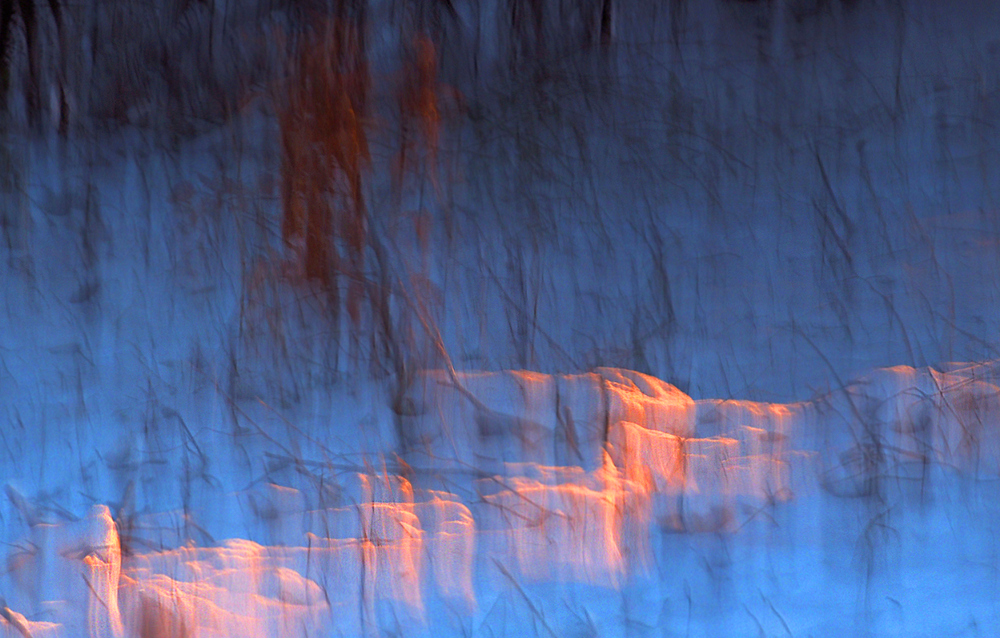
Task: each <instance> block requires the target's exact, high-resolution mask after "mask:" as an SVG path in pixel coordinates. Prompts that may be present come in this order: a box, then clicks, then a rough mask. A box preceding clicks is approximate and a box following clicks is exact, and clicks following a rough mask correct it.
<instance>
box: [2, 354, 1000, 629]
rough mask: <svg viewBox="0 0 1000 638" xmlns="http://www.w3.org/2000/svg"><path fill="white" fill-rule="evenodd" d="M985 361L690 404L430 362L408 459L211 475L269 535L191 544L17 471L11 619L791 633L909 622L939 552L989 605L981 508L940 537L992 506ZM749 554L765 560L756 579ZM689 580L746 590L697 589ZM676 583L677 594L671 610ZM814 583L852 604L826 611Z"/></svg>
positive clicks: (673, 395)
mask: <svg viewBox="0 0 1000 638" xmlns="http://www.w3.org/2000/svg"><path fill="white" fill-rule="evenodd" d="M997 378H998V370H997V367H996V366H995V365H994V364H968V365H965V364H963V365H948V366H945V367H943V368H942V369H941V370H933V369H927V368H924V369H914V368H909V367H896V368H889V369H882V370H876V371H874V372H872V373H871V374H868V375H866V376H864V377H862V378H860V379H857V380H855V381H853V382H851V383H849V384H847V385H846V386H845V387H844V388H843V389H842V390H840V391H838V392H835V393H832V394H830V395H827V396H821V397H818V398H816V399H814V400H811V401H808V402H803V403H797V404H789V405H779V404H763V403H752V402H744V401H720V400H702V401H692V400H691V398H690V397H688V396H686V395H685V394H683V393H681V392H680V391H678V390H677V389H676V388H674V387H672V386H670V385H668V384H665V383H663V382H661V381H659V380H657V379H654V378H651V377H649V376H646V375H642V374H639V373H636V372H631V371H626V370H618V369H598V370H596V371H594V372H592V373H588V374H581V375H571V376H552V375H544V374H538V373H532V372H524V371H508V372H494V373H455V372H450V371H429V372H427V373H425V374H423V375H421V377H420V378H419V380H418V382H417V383H415V384H414V386H413V388H412V391H411V393H410V395H409V396H408V397H407V400H406V406H407V408H406V410H405V412H406V414H405V415H404V416H402V417H401V424H400V428H401V431H403V432H406V433H407V437H406V440H404V441H403V442H402V444H401V446H400V449H398V450H397V454H398V456H397V457H396V459H395V460H391V459H386V461H385V462H383V463H382V465H381V466H380V467H373V466H369V467H368V468H367V470H363V471H360V472H359V471H342V472H339V473H336V476H337V480H336V481H335V483H336V485H335V488H336V489H335V491H336V495H335V496H332V497H331V496H328V497H327V499H328V500H327V501H326V502H327V504H326V505H324V506H322V507H317V506H316V504H317V503H321V502H324V498H323V497H321V496H320V495H318V494H317V493H310V492H318V491H320V490H322V489H323V488H322V486H315V487H314V488H313V489H312V490H310V489H309V488H305V487H303V486H302V485H301V484H300V485H299V486H298V487H293V486H291V485H280V484H276V483H270V482H268V483H264V484H260V485H256V486H253V487H252V488H250V489H247V490H243V491H241V492H239V493H235V494H234V493H224V492H221V491H220V492H217V493H214V494H213V495H212V497H211V498H213V499H216V500H217V502H218V503H219V504H220V506H221V507H222V509H223V510H224V511H225V510H226V507H225V505H224V503H225V502H226V501H228V500H232V499H237V500H239V501H240V502H243V503H247V504H248V506H247V507H246V508H245V509H243V510H242V511H243V514H244V515H245V516H249V517H254V518H256V519H259V521H260V523H261V526H262V527H261V528H260V529H266V530H267V531H268V535H269V537H270V540H271V542H270V543H269V544H268V545H266V546H265V545H261V544H258V543H257V542H254V541H252V540H238V539H237V540H228V541H224V542H220V543H216V544H211V545H209V546H197V545H196V544H195V543H194V538H195V535H193V534H192V533H190V532H189V531H188V523H189V521H185V520H184V515H181V514H178V513H177V512H150V511H146V512H143V513H141V514H134V515H130V516H128V517H127V518H126V517H124V512H125V510H124V509H119V510H118V511H112V510H110V509H109V508H108V507H106V506H104V505H95V506H94V507H93V508H92V509H91V510H90V512H89V514H87V515H86V516H84V517H83V518H82V519H79V520H69V518H70V517H71V514H70V513H66V512H64V513H63V515H62V516H56V515H54V514H53V513H52V512H50V511H46V510H43V509H40V508H38V507H37V506H36V505H35V504H34V503H33V502H32V501H31V500H30V499H28V498H26V497H24V496H23V495H22V494H20V493H19V492H18V491H17V490H16V489H15V488H13V487H10V486H8V490H7V492H8V497H9V500H10V502H11V504H12V505H13V507H14V508H15V509H16V510H18V511H19V513H20V516H21V517H22V519H23V523H24V524H25V525H26V530H27V532H26V535H25V536H24V538H23V539H22V540H21V541H19V542H17V543H15V544H14V545H13V546H12V547H11V548H10V549H9V550H8V555H7V563H6V564H7V571H6V573H5V576H4V578H3V581H2V587H3V589H2V591H3V592H4V593H5V595H6V600H5V601H4V603H3V606H2V608H0V612H2V614H0V617H2V619H0V632H3V635H11V636H18V635H31V636H92V637H95V638H96V637H105V636H115V637H118V636H136V637H142V638H152V637H160V636H191V637H194V636H205V637H208V636H212V637H216V636H218V637H222V636H314V635H363V634H377V633H382V632H388V633H402V634H411V633H428V634H431V635H439V634H441V633H442V632H443V633H448V634H460V633H466V634H468V633H472V634H475V635H494V634H495V633H496V632H497V631H500V632H508V633H511V634H513V633H517V634H519V635H520V634H521V633H524V632H529V633H538V634H546V633H548V634H553V633H554V634H556V635H561V634H562V630H564V629H572V628H573V627H576V626H577V625H576V624H575V623H576V621H574V620H573V617H574V616H575V617H576V618H577V620H579V619H580V618H581V616H580V614H579V613H578V612H577V611H574V610H576V609H580V610H582V613H583V614H585V615H586V618H588V619H589V620H587V623H588V624H589V625H590V626H592V627H594V628H595V631H600V632H601V633H612V634H617V633H619V632H620V628H621V626H622V625H627V624H628V623H627V622H625V623H623V622H621V618H620V617H619V616H620V615H621V614H624V615H625V618H626V620H628V622H639V621H637V620H634V619H632V616H633V615H636V616H637V617H644V616H643V614H646V616H648V614H649V613H653V615H654V618H653V619H652V620H650V622H655V623H656V624H658V625H660V626H662V627H663V628H664V629H666V628H668V627H675V626H678V623H680V622H682V621H683V619H684V618H685V617H686V619H687V622H688V627H689V629H690V623H691V618H692V614H694V616H695V617H696V618H700V624H699V625H698V626H699V627H701V628H702V629H703V630H705V631H709V629H708V628H710V627H712V626H715V625H713V623H716V624H718V623H722V625H720V626H725V627H728V628H729V629H730V630H734V631H735V630H739V629H740V628H746V629H749V630H752V629H753V627H754V624H749V625H748V623H750V622H751V619H753V623H755V625H756V627H760V628H761V632H763V631H764V629H763V623H771V624H773V623H775V622H777V621H776V620H775V619H776V618H777V619H780V625H783V626H784V629H786V630H787V631H788V632H789V633H792V635H799V633H798V631H797V630H801V631H810V630H811V631H813V632H818V634H817V635H821V634H826V633H827V632H829V631H834V630H843V629H844V627H854V628H857V626H858V623H868V626H872V627H881V628H883V629H891V630H895V631H900V632H905V630H906V628H907V627H915V626H923V625H921V624H920V623H921V622H923V621H922V620H921V616H920V614H912V613H910V614H909V615H907V613H904V610H908V609H909V608H910V605H922V604H926V602H927V599H928V598H930V597H931V595H932V593H933V592H934V591H937V590H938V589H940V588H942V587H954V586H955V583H954V582H952V581H951V580H949V579H948V578H947V577H942V576H941V575H940V574H938V575H937V576H934V578H935V579H937V580H935V581H932V582H933V584H927V585H923V584H921V583H922V581H921V580H919V578H918V579H917V580H913V578H912V575H913V574H921V575H922V576H921V577H922V578H930V577H931V575H932V574H936V573H937V571H936V570H938V569H942V570H945V571H947V569H948V568H949V565H950V566H953V567H962V568H963V569H964V575H965V577H967V579H968V583H967V584H966V586H968V584H969V583H972V584H974V585H975V586H974V587H973V588H972V589H973V590H974V591H972V592H969V595H968V596H967V598H966V599H965V600H964V603H963V604H964V605H965V607H963V610H964V609H966V608H967V609H968V614H969V617H970V618H973V619H975V618H976V617H977V615H978V617H980V618H982V617H984V616H983V614H984V613H985V614H986V617H988V616H989V614H991V613H994V614H995V612H996V610H995V606H994V605H993V604H992V603H990V602H988V600H987V599H990V598H991V596H990V594H989V592H990V591H995V590H996V587H997V578H996V575H995V573H994V574H993V576H992V577H990V576H989V575H988V572H989V570H987V571H986V572H982V570H980V569H979V567H976V565H979V564H980V562H977V561H983V560H985V561H987V562H988V561H989V560H991V559H990V558H989V557H990V556H993V557H994V558H995V553H996V549H997V548H996V543H995V541H988V540H985V539H987V538H988V537H989V534H990V532H989V531H988V529H991V527H990V525H991V522H990V521H991V520H992V516H987V518H986V519H985V520H982V521H980V525H979V526H978V527H976V526H971V527H969V526H966V527H965V528H964V531H963V532H962V534H961V535H960V536H959V537H958V538H960V539H961V540H960V541H959V542H957V543H953V545H954V546H949V547H947V548H941V547H940V546H939V545H938V546H936V547H935V546H934V545H936V544H938V543H939V541H940V540H941V539H942V538H945V539H947V538H948V537H949V534H950V532H949V531H948V530H949V528H952V529H953V527H954V525H956V524H960V523H959V521H960V520H965V519H964V518H963V517H964V516H967V517H969V519H975V516H977V515H978V514H979V513H982V512H984V511H985V512H987V513H988V514H992V512H993V510H994V509H995V507H993V506H990V505H986V504H984V500H986V498H987V496H988V494H991V493H992V492H989V490H991V489H994V488H993V486H995V483H996V481H997V479H998V478H1000V432H998V430H997V427H996V424H997V416H998V415H1000V389H998V386H997V385H996V382H997ZM301 454H302V456H301V457H300V458H298V459H297V461H298V463H300V464H301V465H302V466H303V467H304V466H307V465H308V464H309V463H312V462H313V458H312V454H311V453H310V452H308V451H304V452H301ZM390 468H391V469H390ZM956 486H957V489H959V492H958V494H960V495H961V498H958V497H956V496H955V494H956V493H955V492H954V491H953V490H954V489H956ZM844 497H849V498H844ZM838 504H840V505H838ZM845 504H846V505H845ZM991 508H992V509H991ZM859 512H861V513H862V514H860V515H859V514H858V513H859ZM831 523H832V524H831ZM7 524H8V525H9V524H10V523H7ZM171 526H172V527H173V531H172V532H170V533H167V532H165V531H164V530H169V528H171ZM685 539H686V540H685ZM713 547H714V549H712V548H713ZM693 557H698V562H700V564H699V565H697V566H692V565H691V564H689V563H690V561H691V560H692V558H693ZM935 557H937V558H938V559H940V560H942V561H944V564H941V565H935V564H932V563H933V561H931V560H929V559H933V558H935ZM831 561H833V564H831ZM755 570H759V571H760V572H761V573H764V574H767V575H768V576H767V578H764V579H763V580H762V579H761V578H759V577H757V578H753V579H748V578H747V577H746V576H745V574H747V573H754V571H755ZM857 570H860V571H863V572H864V576H863V578H862V579H861V580H858V581H855V580H854V578H855V577H854V576H852V575H851V574H853V573H854V572H855V571H857ZM994 571H995V570H994ZM984 573H985V574H986V575H985V576H984V575H983V574H984ZM699 578H702V579H705V578H707V580H705V582H703V583H701V584H700V585H699V584H698V582H699V581H698V579H699ZM942 578H943V579H942ZM764 581H771V582H769V583H766V582H764ZM713 582H714V585H711V583H713ZM862 582H863V583H864V584H863V585H862V584H861V583H862ZM692 583H694V585H692ZM678 587H680V590H678ZM692 588H694V590H695V591H696V592H700V593H699V594H698V595H699V596H705V595H708V594H711V595H712V596H714V597H715V598H717V599H718V600H719V601H720V605H721V606H724V605H723V603H726V604H729V603H732V602H739V603H740V604H741V605H743V609H745V610H746V613H745V614H744V613H743V609H740V608H737V609H726V610H724V611H720V610H718V609H715V611H713V609H714V608H713V607H712V606H711V605H708V606H705V605H704V603H697V602H693V601H692V599H691V591H692ZM977 588H978V590H977ZM883 589H885V591H886V592H889V593H885V594H884V595H883V594H882V593H881V592H882V591H883ZM754 590H756V591H754ZM765 590H766V591H767V592H768V593H767V594H766V595H765V593H764V592H765ZM638 591H641V592H642V594H641V595H640V594H637V593H636V592H638ZM678 591H684V592H687V593H686V597H687V602H686V603H684V604H685V605H686V611H685V612H681V611H678V610H677V609H673V611H670V609H671V607H670V605H674V606H676V605H678V604H679V603H678V602H677V600H678V598H677V595H678V594H677V592H678ZM713 591H714V593H712V592H713ZM757 592H759V595H758V593H757ZM852 592H853V593H852ZM858 592H861V593H860V594H859V593H858ZM873 592H875V593H873ZM859 595H860V596H862V597H863V598H864V601H865V603H864V605H859V604H858V602H857V599H856V596H859ZM619 596H620V597H619ZM656 596H659V602H658V603H652V602H649V601H651V600H652V598H656ZM633 597H634V598H635V599H636V601H639V600H646V601H647V602H648V603H649V604H650V605H651V609H652V611H651V612H650V611H649V610H646V611H645V612H643V611H637V610H635V609H631V608H630V606H629V603H628V602H627V600H631V599H632V598H633ZM650 597H652V598H650ZM751 599H756V600H757V602H756V603H754V602H752V601H751ZM823 599H829V600H831V601H833V603H832V607H831V610H832V609H836V608H837V606H838V605H840V606H843V605H846V606H848V607H850V608H851V609H854V610H855V612H854V613H855V617H853V618H849V619H848V620H844V618H843V617H841V618H840V620H837V619H836V618H835V616H836V614H834V612H833V611H831V610H825V611H824V610H823V609H821V608H818V607H817V605H819V607H822V604H821V603H818V601H821V600H823ZM560 601H561V602H562V603H563V604H562V605H560V604H559V603H560ZM609 601H617V602H614V603H613V604H610V603H609ZM671 601H674V602H671ZM727 601H728V602H727ZM761 601H763V602H761ZM699 604H700V605H701V606H699ZM762 604H764V606H765V608H766V607H770V609H771V610H772V612H773V613H772V614H771V616H772V617H771V618H770V619H763V620H762V619H760V618H758V617H757V615H756V613H761V612H760V609H759V607H760V606H761V605H762ZM609 605H610V606H609ZM776 605H777V607H776ZM778 607H780V608H782V609H783V612H781V613H779V612H778ZM896 607H898V608H899V609H898V610H897V609H896ZM567 609H568V610H570V611H571V612H572V614H570V616H567V614H566V610H567ZM630 609H631V611H630ZM859 609H863V612H861V611H857V610H859ZM754 610H756V613H755V611H754ZM894 610H895V611H894ZM990 610H992V611H990ZM859 613H860V614H861V616H860V617H857V614H859ZM964 613H965V611H962V612H961V613H958V614H957V615H950V616H949V615H945V616H943V617H941V618H940V620H942V622H944V621H947V622H962V621H961V618H962V617H963V614H964ZM590 614H594V616H593V617H592V618H591V617H590ZM713 614H714V615H715V616H717V617H716V618H714V619H713V618H712V616H713ZM831 614H833V615H831ZM841 616H843V614H841ZM848 616H849V615H848ZM723 618H725V620H724V621H723V620H722V619H723ZM956 618H957V619H958V620H956ZM629 619H631V620H629ZM844 623H846V624H844ZM769 626H770V625H769ZM598 628H600V630H598ZM696 633H700V632H696ZM890 633H891V632H890Z"/></svg>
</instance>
